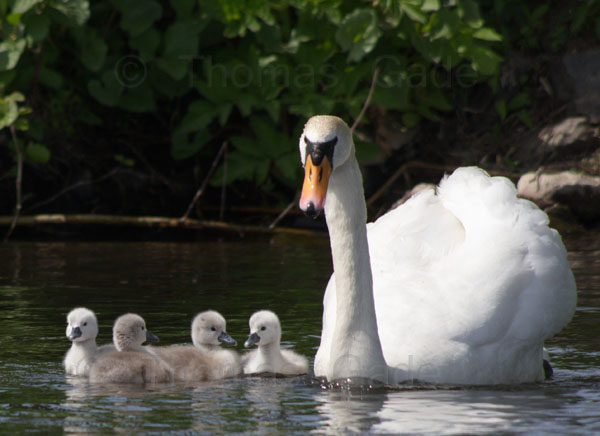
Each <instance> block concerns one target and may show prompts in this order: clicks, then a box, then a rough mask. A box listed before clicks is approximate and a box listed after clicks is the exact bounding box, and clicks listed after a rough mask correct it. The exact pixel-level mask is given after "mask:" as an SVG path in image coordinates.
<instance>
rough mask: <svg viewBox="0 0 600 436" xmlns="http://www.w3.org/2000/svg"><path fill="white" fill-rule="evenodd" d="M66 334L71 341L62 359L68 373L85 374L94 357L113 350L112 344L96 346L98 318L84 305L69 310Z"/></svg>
mask: <svg viewBox="0 0 600 436" xmlns="http://www.w3.org/2000/svg"><path fill="white" fill-rule="evenodd" d="M66 335H67V338H68V339H69V340H70V341H71V342H72V344H71V348H69V351H67V354H65V359H64V361H63V364H64V367H65V372H66V373H67V374H69V375H81V376H87V375H88V373H89V371H90V365H91V364H92V363H93V362H94V360H95V359H96V357H98V356H101V355H102V354H104V353H107V352H110V351H115V346H114V345H113V344H106V345H102V346H100V347H97V346H96V336H98V320H97V319H96V314H95V313H94V312H93V311H91V310H90V309H86V308H85V307H76V308H75V309H73V310H71V311H70V312H69V314H68V315H67V331H66Z"/></svg>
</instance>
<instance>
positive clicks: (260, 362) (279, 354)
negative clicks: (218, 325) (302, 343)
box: [242, 310, 308, 375]
mask: <svg viewBox="0 0 600 436" xmlns="http://www.w3.org/2000/svg"><path fill="white" fill-rule="evenodd" d="M249 324H250V336H248V339H247V340H246V342H245V343H244V346H245V347H249V346H251V345H255V344H256V345H258V348H257V349H256V350H253V351H251V352H249V353H247V354H245V355H244V356H243V357H242V367H243V370H244V374H260V373H275V374H283V375H300V374H306V373H307V372H308V360H307V359H306V357H304V356H301V355H299V354H297V353H294V352H293V351H291V350H285V349H281V348H280V346H279V343H280V341H281V324H280V323H279V318H278V317H277V315H275V314H274V313H273V312H271V311H269V310H261V311H259V312H256V313H254V314H253V315H252V316H251V317H250V321H249Z"/></svg>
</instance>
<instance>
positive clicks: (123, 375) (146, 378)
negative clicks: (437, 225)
mask: <svg viewBox="0 0 600 436" xmlns="http://www.w3.org/2000/svg"><path fill="white" fill-rule="evenodd" d="M146 341H158V338H157V337H156V336H154V335H153V334H152V333H151V332H150V331H148V329H147V328H146V322H145V321H144V319H143V318H142V317H141V316H139V315H136V314H133V313H127V314H125V315H121V316H120V317H119V318H117V320H116V321H115V324H114V326H113V342H114V344H115V347H116V349H117V351H114V352H112V353H108V354H104V355H102V356H100V357H99V358H98V359H96V361H95V362H94V363H93V364H92V367H91V368H90V381H91V382H94V383H139V384H142V383H165V382H171V381H173V369H172V368H171V367H170V366H169V365H168V364H167V363H166V362H165V361H164V360H163V359H162V358H160V357H159V356H157V355H156V354H155V353H154V352H153V351H151V350H150V349H148V348H147V347H144V346H143V345H142V344H143V343H144V342H146Z"/></svg>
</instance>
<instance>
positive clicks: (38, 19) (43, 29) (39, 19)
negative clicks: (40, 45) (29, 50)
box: [23, 14, 50, 42]
mask: <svg viewBox="0 0 600 436" xmlns="http://www.w3.org/2000/svg"><path fill="white" fill-rule="evenodd" d="M23 24H24V25H25V30H26V31H27V33H28V34H29V36H31V39H33V41H34V42H39V41H41V40H43V39H44V38H45V37H46V36H47V35H48V30H49V29H50V19H49V18H48V16H47V15H46V14H27V15H25V17H23Z"/></svg>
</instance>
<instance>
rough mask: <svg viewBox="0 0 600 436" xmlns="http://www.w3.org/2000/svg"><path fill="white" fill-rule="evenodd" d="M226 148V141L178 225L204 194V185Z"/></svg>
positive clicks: (206, 183) (186, 217) (185, 218)
mask: <svg viewBox="0 0 600 436" xmlns="http://www.w3.org/2000/svg"><path fill="white" fill-rule="evenodd" d="M226 148H227V141H223V144H222V145H221V148H220V149H219V152H218V153H217V155H216V156H215V159H214V160H213V163H212V165H211V166H210V169H209V170H208V173H207V174H206V177H205V178H204V180H203V181H202V184H201V185H200V188H198V191H196V195H194V198H193V199H192V202H191V203H190V205H189V206H188V208H187V210H186V211H185V213H184V214H183V215H182V216H181V218H179V222H180V223H183V222H184V221H185V220H187V219H188V217H189V216H190V213H191V211H192V209H193V208H194V205H195V204H196V202H197V201H198V199H199V198H200V196H201V195H202V193H203V192H204V189H206V185H208V181H209V180H210V178H211V177H212V175H213V173H214V172H215V170H216V169H217V163H218V162H219V159H220V158H221V155H222V154H223V152H224V151H225V149H226Z"/></svg>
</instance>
